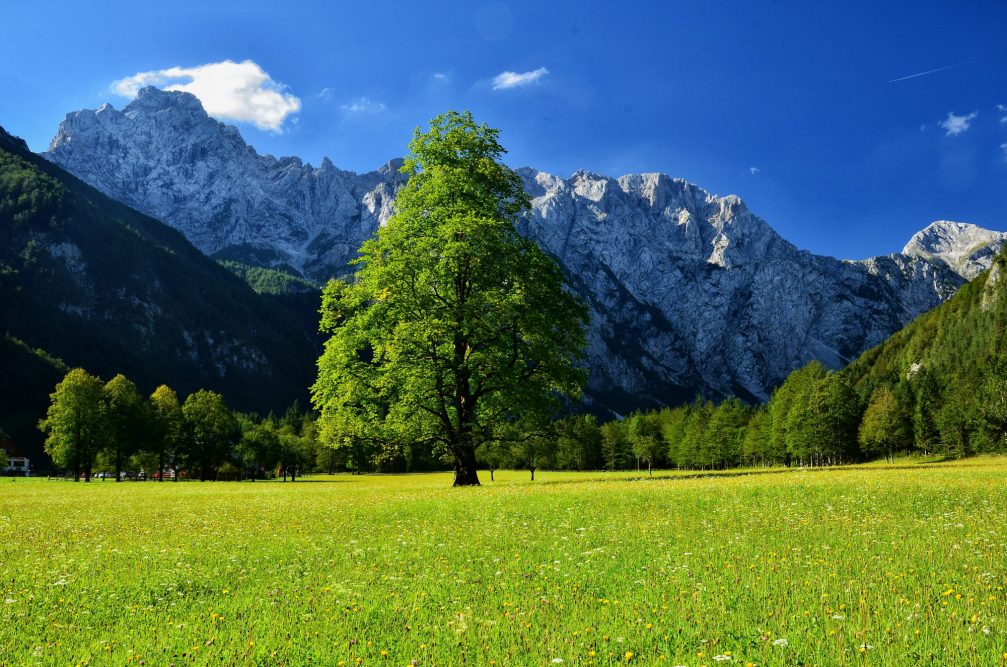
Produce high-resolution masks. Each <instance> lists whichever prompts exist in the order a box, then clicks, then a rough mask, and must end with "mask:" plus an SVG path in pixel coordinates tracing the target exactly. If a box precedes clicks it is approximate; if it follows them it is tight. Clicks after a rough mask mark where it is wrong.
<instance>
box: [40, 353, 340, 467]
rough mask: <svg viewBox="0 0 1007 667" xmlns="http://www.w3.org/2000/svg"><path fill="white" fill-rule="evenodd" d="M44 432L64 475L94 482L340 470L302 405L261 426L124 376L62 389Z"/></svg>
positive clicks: (79, 376) (208, 398)
mask: <svg viewBox="0 0 1007 667" xmlns="http://www.w3.org/2000/svg"><path fill="white" fill-rule="evenodd" d="M39 428H40V429H41V430H42V431H43V433H45V434H46V441H45V450H46V453H48V454H49V456H50V457H52V460H53V462H54V463H55V465H56V466H57V467H58V469H62V470H65V471H67V472H70V473H72V474H73V476H74V479H80V478H83V479H85V480H88V481H89V480H90V479H91V477H92V476H93V475H94V474H95V473H98V472H102V473H112V474H113V476H114V477H115V478H116V479H122V478H123V477H124V476H126V475H129V476H133V475H134V474H136V473H138V472H140V471H143V473H144V476H145V478H147V479H158V480H163V479H168V478H173V479H175V480H178V479H179V478H191V479H200V480H210V479H227V480H237V479H256V478H263V477H268V476H272V475H273V474H277V473H279V474H283V475H284V477H285V478H286V476H288V475H289V476H290V477H291V479H294V478H296V476H297V475H298V474H301V473H303V472H305V471H311V470H314V469H315V467H316V466H317V465H319V463H321V464H322V465H323V466H324V465H326V464H329V465H332V466H335V465H336V464H337V463H338V461H336V460H332V457H331V456H328V455H329V454H330V453H331V452H332V450H329V449H325V450H324V451H323V452H318V451H317V447H318V443H317V440H316V438H315V427H314V420H313V419H312V418H311V416H310V415H309V414H302V413H301V412H300V410H298V408H297V406H296V404H295V405H294V406H292V407H291V409H289V410H288V411H287V412H286V414H284V415H283V416H282V417H275V416H273V415H268V416H267V417H265V418H259V417H257V416H256V415H254V414H241V413H235V412H232V411H231V410H230V409H228V407H227V405H226V404H225V403H224V399H223V397H222V396H221V395H220V394H217V393H215V392H212V391H207V390H199V391H196V392H194V393H192V394H190V395H189V396H188V397H187V398H186V399H185V401H184V402H179V400H178V397H177V395H176V394H175V391H174V390H173V389H171V388H170V387H168V386H167V385H161V386H159V387H158V388H157V389H155V390H154V392H153V393H152V394H151V395H150V396H149V397H146V398H145V397H143V396H141V395H140V393H139V392H138V391H137V388H136V385H134V384H133V382H131V381H130V380H129V379H128V378H126V377H125V376H123V375H121V374H120V375H116V376H115V377H114V378H112V379H111V380H109V381H108V382H104V383H103V382H102V380H101V379H100V378H98V377H97V376H94V375H91V374H89V373H87V372H86V371H84V370H82V369H80V368H76V369H73V370H71V371H69V372H68V373H67V374H66V376H65V377H64V378H63V380H62V381H61V382H60V383H59V384H58V385H56V389H55V391H54V392H53V393H52V394H51V403H50V406H49V409H48V413H47V415H46V417H45V418H44V419H43V420H41V421H40V422H39ZM176 473H177V474H176Z"/></svg>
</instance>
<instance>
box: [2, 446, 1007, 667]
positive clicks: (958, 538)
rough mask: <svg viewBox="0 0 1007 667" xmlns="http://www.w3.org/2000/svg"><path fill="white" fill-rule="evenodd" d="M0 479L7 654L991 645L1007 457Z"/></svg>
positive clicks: (601, 653)
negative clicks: (286, 476)
mask: <svg viewBox="0 0 1007 667" xmlns="http://www.w3.org/2000/svg"><path fill="white" fill-rule="evenodd" d="M481 477H482V481H483V486H482V487H477V488H450V484H451V476H450V475H449V474H430V475H401V476H378V475H375V476H350V475H337V476H332V477H328V476H316V477H313V478H308V479H306V480H304V481H298V482H296V483H293V484H291V483H282V482H246V483H198V482H181V483H177V484H175V483H170V482H164V483H155V482H146V483H123V484H115V483H113V482H100V481H96V482H93V483H91V484H83V483H72V482H65V481H47V480H44V479H39V480H25V479H18V480H16V481H14V482H11V481H9V480H7V479H3V480H2V481H0V564H2V569H3V573H2V578H0V588H2V589H3V590H2V595H0V597H2V598H3V602H2V604H0V614H2V622H0V663H2V664H4V665H34V664H40V665H137V664H144V665H176V666H180V665H188V664H201V665H202V664H208V665H358V664H363V665H397V666H406V665H480V666H481V665H553V664H566V665H615V664H626V663H631V664H667V665H689V666H690V667H693V666H698V665H710V666H712V665H717V664H739V665H747V664H752V665H760V666H761V665H867V664H870V665H915V664H927V665H930V664H934V665H1003V664H1004V662H1005V661H1007V607H1005V602H1004V600H1005V591H1004V587H1005V586H1007V459H1001V458H980V459H970V460H966V461H964V462H961V463H943V464H919V463H914V462H904V463H903V464H901V465H895V466H881V465H873V466H862V467H848V468H838V469H835V468H834V469H826V470H803V471H802V470H773V471H750V473H749V474H738V473H737V472H731V473H722V474H711V475H706V476H701V475H696V474H695V473H692V474H689V473H662V474H655V476H654V477H653V478H647V477H646V476H645V475H643V476H641V475H639V474H635V473H634V474H628V473H549V472H541V471H540V472H539V473H538V474H537V475H536V480H535V481H534V482H530V481H529V480H528V474H527V473H522V472H498V473H497V475H496V481H495V482H490V480H489V475H488V474H487V473H486V472H482V473H481Z"/></svg>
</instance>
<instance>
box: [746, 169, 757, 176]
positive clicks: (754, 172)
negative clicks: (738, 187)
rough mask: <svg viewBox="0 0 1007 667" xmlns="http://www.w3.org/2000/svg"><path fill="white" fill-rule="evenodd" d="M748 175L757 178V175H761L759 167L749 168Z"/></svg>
mask: <svg viewBox="0 0 1007 667" xmlns="http://www.w3.org/2000/svg"><path fill="white" fill-rule="evenodd" d="M748 173H749V174H751V175H752V176H755V175H756V174H758V173H759V168H758V167H749V168H748Z"/></svg>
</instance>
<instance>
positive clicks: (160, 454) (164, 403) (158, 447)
mask: <svg viewBox="0 0 1007 667" xmlns="http://www.w3.org/2000/svg"><path fill="white" fill-rule="evenodd" d="M148 403H149V408H148V410H147V415H148V418H147V433H146V438H145V441H146V443H147V447H148V448H149V449H150V451H151V453H153V454H154V455H156V456H157V472H158V475H157V481H159V482H160V481H163V480H164V466H165V462H167V461H170V462H171V466H172V468H173V469H174V471H175V481H176V482H177V481H178V455H179V450H180V448H181V446H182V436H183V433H184V421H183V417H182V406H180V405H179V404H178V396H177V395H176V394H175V390H174V389H172V388H171V387H169V386H167V385H164V384H162V385H161V386H160V387H158V388H157V389H155V390H154V393H152V394H151V395H150V398H149V399H148Z"/></svg>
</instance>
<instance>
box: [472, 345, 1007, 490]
mask: <svg viewBox="0 0 1007 667" xmlns="http://www.w3.org/2000/svg"><path fill="white" fill-rule="evenodd" d="M1003 451H1007V367H1005V368H992V367H989V365H988V364H983V363H979V364H975V365H973V366H971V367H969V368H967V369H964V370H962V371H961V372H960V373H959V374H957V375H954V376H952V377H950V378H947V377H944V376H943V375H941V376H940V377H938V374H937V373H935V372H934V371H931V370H929V369H926V368H922V367H917V368H913V369H911V371H910V372H908V373H907V374H905V376H904V377H903V378H902V379H901V380H899V381H898V382H896V383H894V384H891V383H885V382H881V381H877V380H871V381H868V382H864V383H861V384H860V385H859V386H854V385H853V383H852V382H851V379H850V377H849V374H848V373H846V372H843V371H828V370H826V369H825V368H824V367H823V366H822V365H821V364H820V363H818V362H812V363H810V364H808V365H807V366H805V367H803V368H801V369H798V370H797V371H795V372H794V373H792V374H791V375H790V376H789V377H788V378H787V380H786V381H785V382H784V383H783V384H782V385H781V386H780V387H779V388H778V389H777V390H776V391H775V392H774V394H773V396H772V398H771V400H770V401H769V402H768V403H766V404H765V405H762V406H758V407H755V406H750V405H747V404H745V403H743V402H741V401H739V400H738V399H734V398H732V399H729V400H726V401H723V402H722V403H720V404H719V405H715V404H714V403H713V402H712V401H704V400H701V399H697V400H696V401H695V402H693V403H692V404H690V405H685V406H680V407H675V408H664V409H662V410H658V411H653V412H646V413H635V414H632V415H630V416H629V417H626V418H625V419H621V420H613V421H609V422H607V423H604V424H599V423H598V421H597V419H596V418H595V417H593V416H591V415H578V416H574V417H568V418H566V419H563V420H561V421H559V422H556V423H555V424H554V425H553V429H552V431H551V432H550V433H549V434H547V435H543V436H541V437H532V438H528V439H526V440H524V441H521V442H517V443H511V444H507V445H505V444H503V443H500V444H490V445H488V446H485V447H484V448H483V449H482V450H480V461H481V463H482V464H483V465H484V466H486V467H488V468H490V470H493V469H494V468H529V469H531V470H533V471H534V469H535V468H549V469H561V470H601V469H607V470H630V469H651V468H679V469H696V470H703V469H723V468H731V467H737V466H769V465H798V466H820V465H837V464H843V463H851V462H856V461H866V460H873V459H878V458H885V459H889V460H891V459H893V458H894V456H895V454H896V453H907V454H914V453H919V454H923V455H937V456H945V457H953V458H960V457H963V456H968V455H971V454H976V453H988V452H1003Z"/></svg>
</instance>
